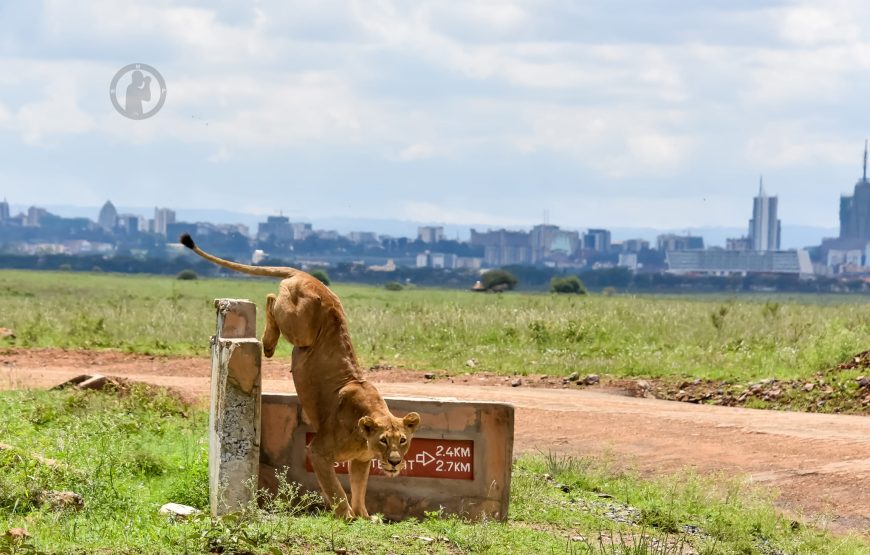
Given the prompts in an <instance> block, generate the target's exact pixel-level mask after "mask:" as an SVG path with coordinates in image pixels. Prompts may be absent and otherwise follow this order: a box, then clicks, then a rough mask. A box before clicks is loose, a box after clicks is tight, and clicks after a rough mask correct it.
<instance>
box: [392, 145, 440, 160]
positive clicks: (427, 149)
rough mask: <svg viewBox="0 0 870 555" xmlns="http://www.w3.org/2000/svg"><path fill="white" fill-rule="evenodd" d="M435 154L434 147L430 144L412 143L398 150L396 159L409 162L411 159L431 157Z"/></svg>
mask: <svg viewBox="0 0 870 555" xmlns="http://www.w3.org/2000/svg"><path fill="white" fill-rule="evenodd" d="M434 154H435V149H434V148H433V147H432V146H431V145H426V144H420V143H417V144H413V145H408V146H407V147H405V148H403V149H402V150H400V151H399V155H398V159H399V160H402V161H403V162H410V161H413V160H425V159H427V158H431V157H432V156H433V155H434Z"/></svg>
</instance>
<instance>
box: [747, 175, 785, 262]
mask: <svg viewBox="0 0 870 555" xmlns="http://www.w3.org/2000/svg"><path fill="white" fill-rule="evenodd" d="M777 200H778V199H777V198H776V197H769V196H767V194H765V192H764V182H763V181H762V179H761V178H758V196H757V197H755V199H754V200H753V202H752V219H751V220H749V245H750V248H751V249H752V250H754V251H778V250H779V231H780V224H779V220H778V219H777V218H776V205H777Z"/></svg>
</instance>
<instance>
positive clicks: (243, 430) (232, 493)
mask: <svg viewBox="0 0 870 555" xmlns="http://www.w3.org/2000/svg"><path fill="white" fill-rule="evenodd" d="M214 304H215V308H216V309H217V328H216V331H215V335H214V337H212V344H211V346H212V351H211V410H210V412H209V436H208V477H209V484H208V486H209V500H210V504H211V513H212V515H214V516H219V515H222V514H226V513H228V512H234V511H237V510H238V509H239V508H240V507H243V506H245V505H247V504H248V503H249V502H250V501H251V500H252V497H253V493H254V491H253V489H252V488H255V487H256V484H257V478H258V474H259V464H260V396H261V392H262V386H261V380H262V378H261V373H260V364H261V354H260V353H261V352H262V349H261V345H260V342H259V341H258V340H257V338H256V325H257V318H256V314H257V312H256V311H257V307H256V305H254V303H252V302H251V301H248V300H243V299H215V302H214Z"/></svg>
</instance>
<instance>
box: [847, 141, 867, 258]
mask: <svg viewBox="0 0 870 555" xmlns="http://www.w3.org/2000/svg"><path fill="white" fill-rule="evenodd" d="M840 239H855V240H860V241H864V242H870V181H868V179H867V141H864V175H863V176H862V177H861V179H859V180H858V182H857V183H855V192H854V194H853V195H852V196H851V197H848V196H846V195H843V196H841V197H840Z"/></svg>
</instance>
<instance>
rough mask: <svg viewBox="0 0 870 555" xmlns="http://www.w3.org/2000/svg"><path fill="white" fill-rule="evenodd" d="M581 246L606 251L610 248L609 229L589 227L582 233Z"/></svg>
mask: <svg viewBox="0 0 870 555" xmlns="http://www.w3.org/2000/svg"><path fill="white" fill-rule="evenodd" d="M583 248H584V249H588V250H592V251H596V252H607V251H609V250H610V231H609V230H607V229H589V230H587V231H586V233H584V234H583Z"/></svg>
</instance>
